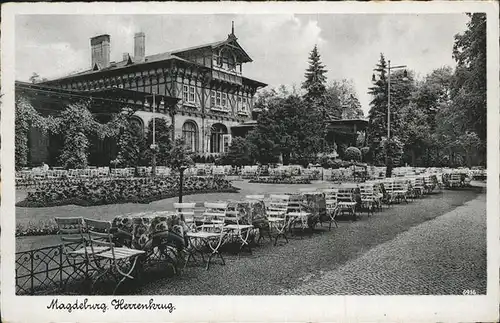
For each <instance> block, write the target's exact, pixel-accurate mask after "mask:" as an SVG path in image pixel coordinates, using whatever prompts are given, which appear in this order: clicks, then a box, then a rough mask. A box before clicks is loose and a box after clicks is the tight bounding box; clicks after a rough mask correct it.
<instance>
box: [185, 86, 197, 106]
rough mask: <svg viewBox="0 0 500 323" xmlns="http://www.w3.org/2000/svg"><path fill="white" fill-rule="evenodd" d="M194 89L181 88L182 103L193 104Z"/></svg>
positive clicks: (191, 87) (192, 87)
mask: <svg viewBox="0 0 500 323" xmlns="http://www.w3.org/2000/svg"><path fill="white" fill-rule="evenodd" d="M194 93H195V88H194V86H191V85H184V86H183V87H182V100H183V101H184V103H195V102H196V100H195V95H194Z"/></svg>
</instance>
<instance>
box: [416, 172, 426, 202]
mask: <svg viewBox="0 0 500 323" xmlns="http://www.w3.org/2000/svg"><path fill="white" fill-rule="evenodd" d="M414 190H415V197H417V198H418V197H421V196H423V195H424V178H423V177H422V176H417V177H415V186H414Z"/></svg>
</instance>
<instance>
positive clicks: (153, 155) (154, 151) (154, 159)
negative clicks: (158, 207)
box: [149, 90, 158, 177]
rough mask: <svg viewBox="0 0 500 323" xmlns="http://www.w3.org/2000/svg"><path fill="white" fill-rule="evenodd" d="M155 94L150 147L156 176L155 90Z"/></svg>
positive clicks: (153, 173) (153, 172)
mask: <svg viewBox="0 0 500 323" xmlns="http://www.w3.org/2000/svg"><path fill="white" fill-rule="evenodd" d="M152 93H153V94H152V95H151V96H152V97H153V143H152V144H151V146H149V148H151V152H152V156H151V173H152V174H151V176H153V177H155V176H156V153H157V151H158V145H157V144H156V127H155V124H156V122H155V119H156V118H155V114H156V93H155V91H154V90H153V92H152Z"/></svg>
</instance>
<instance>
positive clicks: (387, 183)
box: [383, 178, 394, 206]
mask: <svg viewBox="0 0 500 323" xmlns="http://www.w3.org/2000/svg"><path fill="white" fill-rule="evenodd" d="M383 185H384V190H383V193H384V200H385V203H386V204H387V205H388V206H390V205H391V204H392V202H393V201H394V179H392V178H386V179H385V180H384V181H383Z"/></svg>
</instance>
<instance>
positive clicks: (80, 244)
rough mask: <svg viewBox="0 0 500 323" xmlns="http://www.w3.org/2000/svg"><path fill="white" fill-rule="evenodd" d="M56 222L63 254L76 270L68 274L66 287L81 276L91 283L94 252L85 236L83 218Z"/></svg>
mask: <svg viewBox="0 0 500 323" xmlns="http://www.w3.org/2000/svg"><path fill="white" fill-rule="evenodd" d="M55 222H56V224H57V226H58V229H59V230H58V232H57V234H58V236H59V239H60V240H61V244H62V250H63V254H64V256H65V257H66V261H67V262H68V263H69V264H70V266H71V267H72V268H73V270H74V271H73V272H70V273H67V274H68V277H67V278H66V280H65V282H64V287H65V288H66V286H67V284H68V282H69V280H70V279H74V278H75V277H78V276H79V275H80V274H82V275H83V276H84V278H85V281H89V280H90V275H89V265H90V264H89V259H90V254H91V253H92V252H93V251H92V249H91V247H90V246H88V244H87V242H88V239H87V238H86V234H85V225H84V222H83V218H81V217H64V218H55ZM101 250H102V249H101ZM96 251H98V250H97V249H96Z"/></svg>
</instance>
